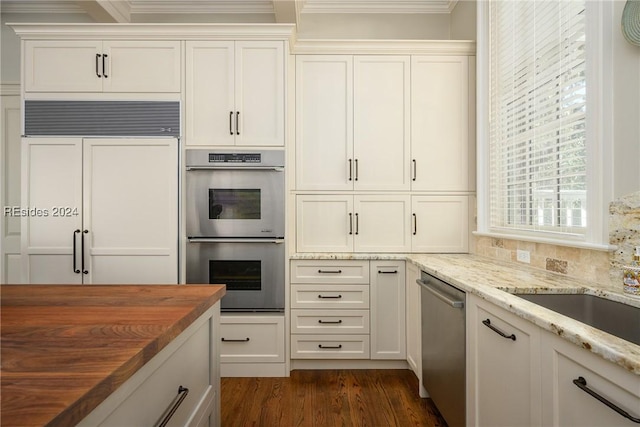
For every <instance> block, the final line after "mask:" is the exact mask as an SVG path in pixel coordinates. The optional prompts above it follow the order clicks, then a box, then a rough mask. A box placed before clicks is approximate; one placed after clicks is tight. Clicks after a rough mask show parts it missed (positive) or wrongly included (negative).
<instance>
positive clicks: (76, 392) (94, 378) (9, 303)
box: [0, 285, 225, 427]
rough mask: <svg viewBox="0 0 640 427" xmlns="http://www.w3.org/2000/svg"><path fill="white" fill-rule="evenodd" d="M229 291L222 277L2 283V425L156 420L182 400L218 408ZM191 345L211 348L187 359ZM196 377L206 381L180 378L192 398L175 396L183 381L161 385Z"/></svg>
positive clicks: (191, 406)
mask: <svg viewBox="0 0 640 427" xmlns="http://www.w3.org/2000/svg"><path fill="white" fill-rule="evenodd" d="M224 293H225V287H224V286H223V285H202V286H200V285H117V286H113V285H104V286H97V285H91V286H65V285H44V286H36V285H5V286H2V288H1V296H2V300H1V303H2V307H1V310H2V311H1V329H0V336H1V346H2V349H1V358H2V368H1V371H0V374H1V393H2V396H1V412H0V424H2V425H7V426H9V425H11V426H15V427H18V426H71V425H76V424H78V423H80V422H81V421H83V420H85V421H84V423H86V422H87V421H86V420H87V419H88V420H93V421H92V424H93V423H94V422H95V423H97V422H100V423H102V422H103V421H106V424H109V422H111V423H112V424H113V423H117V422H118V421H117V420H118V419H119V417H122V416H125V417H127V419H129V420H131V419H133V418H135V417H140V416H142V417H151V419H153V421H152V422H151V423H150V424H153V423H155V422H157V421H158V420H160V419H162V417H163V411H164V410H165V408H167V407H170V406H171V405H172V402H173V401H177V400H185V402H183V403H182V408H180V410H181V411H182V412H185V415H184V416H188V417H189V416H190V417H191V418H193V415H194V414H195V413H196V412H197V415H198V416H205V415H208V414H211V413H213V414H214V415H213V416H217V414H216V411H217V408H216V407H217V405H216V401H219V393H218V391H217V389H218V388H219V387H218V384H219V371H218V363H219V362H218V348H216V340H215V339H214V336H215V334H216V333H217V332H216V331H217V329H218V325H217V323H218V322H219V307H220V304H219V300H220V298H222V296H223V295H224ZM187 349H190V350H193V349H199V350H202V351H201V353H202V354H199V355H198V354H191V353H193V351H190V352H188V354H186V357H187V360H186V361H185V360H184V359H185V354H184V353H187V352H186V351H185V350H187ZM191 359H193V360H191ZM201 365H202V366H201ZM168 370H170V372H167V371H168ZM192 371H197V372H192ZM201 371H202V372H206V374H207V375H205V377H206V378H205V379H202V378H199V377H200V376H201V375H199V374H200V372H201ZM158 373H160V374H161V375H157V374H158ZM194 374H195V375H194ZM194 376H195V377H198V378H199V379H198V380H197V381H200V382H203V383H202V384H195V385H194V386H191V387H190V384H187V383H185V384H182V383H181V384H179V385H180V386H184V387H185V388H187V387H190V388H191V393H189V394H190V396H189V397H188V398H187V399H184V397H183V398H182V399H180V398H179V397H180V396H179V395H180V393H179V392H178V396H177V398H176V392H177V391H178V390H177V389H178V385H175V388H174V385H173V384H167V386H168V387H170V390H169V389H166V390H165V389H164V387H163V389H162V390H158V391H155V390H153V389H156V388H158V384H157V382H158V381H161V382H162V381H164V382H165V383H166V382H167V381H169V380H170V379H171V378H174V379H176V381H179V382H182V380H183V379H184V380H185V381H188V380H190V379H192V378H193V377H194ZM155 377H160V378H155ZM154 381H155V382H154ZM163 386H164V384H163ZM150 388H151V390H153V393H149V389H150ZM138 389H139V390H143V391H144V394H145V396H140V393H137V392H138V391H139V390H138ZM136 393H137V395H136ZM187 393H188V392H187ZM187 393H182V394H185V395H186V394H187ZM141 397H142V398H144V400H146V401H147V402H146V406H145V407H139V413H138V414H135V415H132V414H129V413H126V411H127V410H129V409H130V408H127V405H126V403H127V401H132V402H133V401H134V400H135V399H138V398H141ZM156 401H157V404H158V405H157V407H152V408H149V402H151V404H155V402H156ZM133 403H135V402H133ZM203 404H206V405H204V406H203V407H202V408H200V407H201V406H202V405H203ZM134 406H135V405H134ZM148 410H153V411H157V412H155V413H153V412H152V413H151V414H143V413H142V412H148ZM203 411H204V412H206V413H204V412H203ZM178 415H180V414H178ZM129 417H133V418H129ZM141 421H142V420H141ZM144 423H146V422H145V421H143V424H144Z"/></svg>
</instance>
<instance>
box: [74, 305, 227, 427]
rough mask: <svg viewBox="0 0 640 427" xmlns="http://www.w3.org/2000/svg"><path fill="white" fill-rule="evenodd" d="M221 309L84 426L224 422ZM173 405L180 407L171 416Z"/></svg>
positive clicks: (207, 316)
mask: <svg viewBox="0 0 640 427" xmlns="http://www.w3.org/2000/svg"><path fill="white" fill-rule="evenodd" d="M219 313H220V303H219V302H218V303H216V304H215V305H214V306H213V307H211V308H210V309H209V310H207V312H206V313H204V314H203V315H202V316H200V317H199V318H198V319H197V320H196V321H195V322H194V323H193V324H192V325H190V326H189V327H188V328H187V329H185V330H184V331H183V332H182V333H181V334H180V335H178V337H176V338H175V339H174V340H173V341H172V342H171V343H169V344H168V345H167V346H166V347H165V348H164V349H162V350H161V351H160V352H159V353H158V354H157V355H156V356H155V357H153V358H152V359H151V360H150V361H149V362H148V363H147V364H145V365H144V366H143V367H142V368H141V369H140V370H138V371H137V372H136V373H135V374H134V375H133V376H132V377H131V378H129V379H128V380H127V381H125V383H124V384H122V386H120V387H119V388H118V389H117V390H116V391H115V392H113V393H112V394H111V395H110V396H109V397H108V398H107V399H105V400H104V401H103V402H102V403H101V404H100V405H98V406H97V407H96V408H95V409H94V410H93V411H92V412H91V413H90V414H89V415H87V416H86V417H85V418H84V419H83V420H82V421H81V422H80V423H79V424H78V427H94V426H100V427H109V426H113V427H122V426H151V425H158V424H159V423H160V421H162V420H165V419H167V423H166V426H189V427H197V426H208V427H215V426H219V425H220V371H219V358H218V351H219V345H218V339H219V338H218V336H219V335H218V334H219V330H218V329H219V326H218V324H219V321H220V314H219ZM184 389H187V390H184ZM171 408H175V412H174V413H173V415H171V416H169V415H168V414H169V412H170V409H171ZM163 425H164V424H163Z"/></svg>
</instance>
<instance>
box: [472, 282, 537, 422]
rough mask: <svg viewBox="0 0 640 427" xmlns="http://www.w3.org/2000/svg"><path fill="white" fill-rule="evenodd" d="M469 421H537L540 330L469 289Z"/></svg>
mask: <svg viewBox="0 0 640 427" xmlns="http://www.w3.org/2000/svg"><path fill="white" fill-rule="evenodd" d="M466 315H467V339H468V343H467V347H468V351H467V357H468V363H467V366H468V369H469V372H468V373H467V378H468V385H467V395H468V401H467V425H477V426H533V425H540V409H539V408H540V329H539V328H538V327H537V326H535V325H534V324H532V323H530V322H527V321H526V320H524V319H521V318H519V317H517V316H516V315H514V314H512V313H509V312H507V311H505V310H503V309H501V308H500V307H497V306H495V305H493V304H491V303H488V302H486V301H484V300H482V299H481V298H479V297H477V296H475V295H474V294H471V293H467V311H466Z"/></svg>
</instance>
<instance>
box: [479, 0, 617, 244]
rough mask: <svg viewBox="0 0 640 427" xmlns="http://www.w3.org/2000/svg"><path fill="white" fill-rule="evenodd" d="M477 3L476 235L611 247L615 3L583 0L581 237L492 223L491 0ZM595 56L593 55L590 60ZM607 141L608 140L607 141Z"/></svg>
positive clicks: (482, 0) (481, 0)
mask: <svg viewBox="0 0 640 427" xmlns="http://www.w3.org/2000/svg"><path fill="white" fill-rule="evenodd" d="M490 1H492V0H480V1H479V2H478V4H477V7H478V9H477V12H478V13H477V19H478V22H477V27H478V32H477V76H476V77H477V106H476V120H477V150H476V156H477V167H478V171H477V231H475V232H474V233H473V234H474V235H477V236H488V237H495V238H502V239H513V240H522V241H529V242H538V243H547V244H554V245H559V246H570V247H578V248H588V249H595V250H607V251H608V250H611V249H612V248H614V246H611V245H610V244H609V230H608V214H609V202H610V201H611V200H612V195H613V144H612V143H611V141H613V78H612V76H613V53H612V52H613V46H612V44H613V42H612V35H611V33H612V30H613V28H612V26H613V24H614V23H613V19H612V16H613V5H612V4H611V2H602V1H599V0H587V1H586V8H587V18H586V32H587V40H589V41H590V42H589V43H588V44H587V65H586V67H587V70H586V73H587V87H588V88H589V97H588V98H587V123H588V125H587V170H588V174H587V191H588V197H587V215H588V218H589V219H588V223H587V224H588V225H587V230H586V233H585V235H584V236H571V235H567V234H561V233H554V232H544V231H533V230H511V229H504V228H501V229H497V228H492V227H491V225H490V205H489V204H490V195H489V167H488V165H489V163H488V162H489V144H488V141H489V126H488V123H489V109H488V108H487V105H488V99H489V61H488V54H489V31H488V20H489V3H490ZM594 58H595V59H594ZM607 141H608V143H607Z"/></svg>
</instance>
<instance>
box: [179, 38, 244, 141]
mask: <svg viewBox="0 0 640 427" xmlns="http://www.w3.org/2000/svg"><path fill="white" fill-rule="evenodd" d="M186 57H187V65H186V77H185V81H186V93H185V105H186V107H185V121H186V130H185V133H186V143H187V144H188V145H233V143H234V141H235V127H234V126H235V100H234V96H235V95H234V88H235V76H234V43H233V42H232V41H207V42H204V41H189V42H187V43H186Z"/></svg>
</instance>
